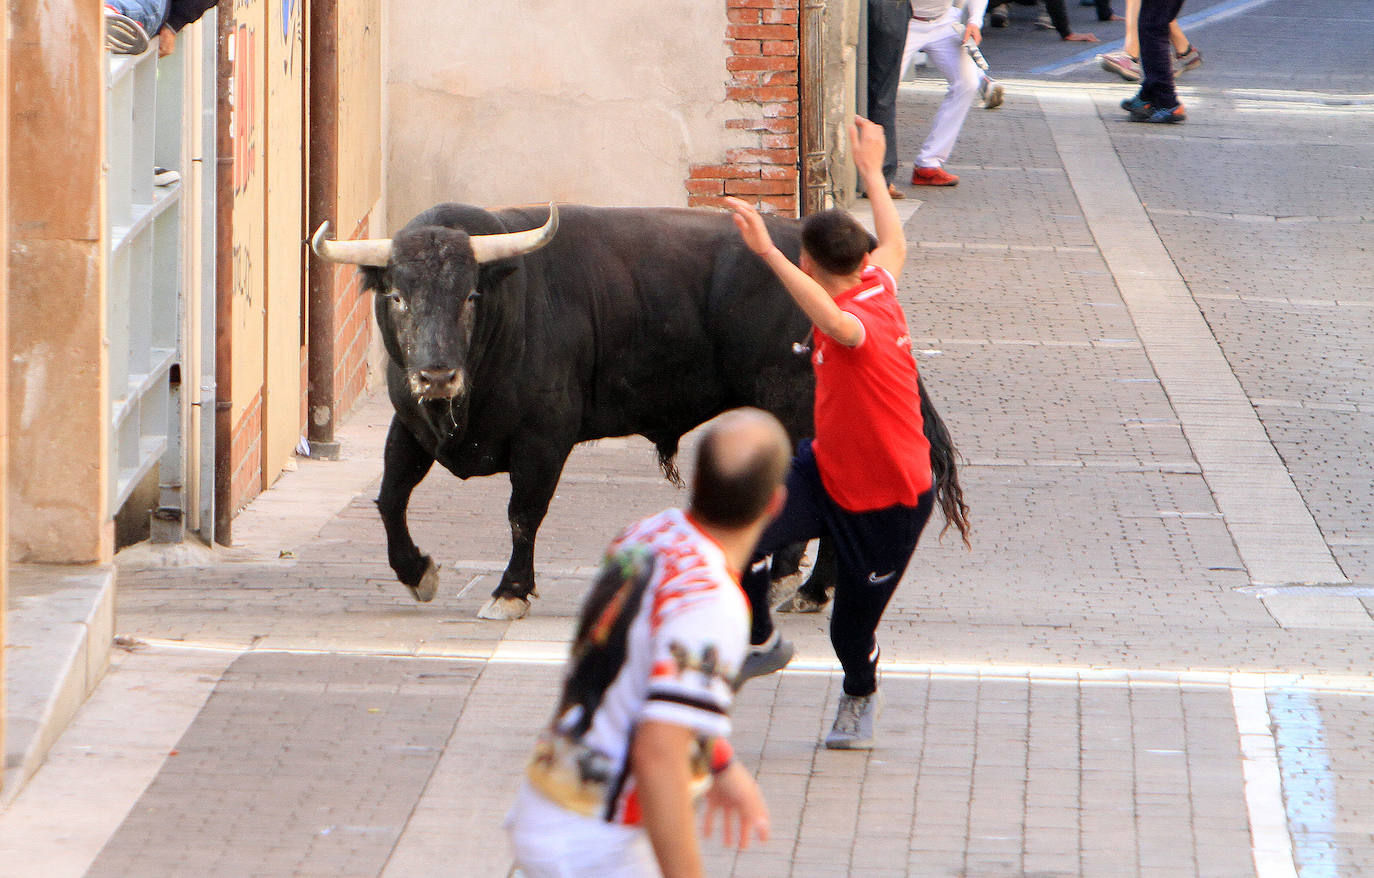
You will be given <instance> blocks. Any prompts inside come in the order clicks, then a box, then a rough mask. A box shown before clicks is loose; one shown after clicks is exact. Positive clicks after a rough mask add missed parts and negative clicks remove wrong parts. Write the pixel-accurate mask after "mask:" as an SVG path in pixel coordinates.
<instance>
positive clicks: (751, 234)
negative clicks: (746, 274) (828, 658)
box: [730, 118, 935, 749]
mask: <svg viewBox="0 0 1374 878" xmlns="http://www.w3.org/2000/svg"><path fill="white" fill-rule="evenodd" d="M849 137H850V142H851V144H852V145H853V153H854V161H855V164H857V165H858V168H859V173H860V175H861V177H862V178H863V183H864V186H865V189H866V190H867V192H868V193H869V199H870V202H871V204H872V205H873V219H874V223H875V226H876V229H877V232H878V239H877V242H876V245H875V242H874V241H873V238H872V237H871V236H870V235H869V234H868V232H866V231H865V230H864V229H863V227H861V226H860V225H859V224H858V223H857V222H856V221H855V220H854V218H853V217H851V216H850V215H849V214H848V213H846V212H844V211H842V210H827V211H822V212H820V213H817V214H813V215H812V216H810V217H807V219H806V222H805V223H804V224H803V225H802V253H801V265H800V266H797V265H793V264H792V263H791V261H789V260H788V259H787V257H786V256H784V255H783V254H782V253H781V252H780V251H779V250H778V249H777V247H775V246H774V244H773V241H772V239H771V238H770V237H769V235H768V230H767V228H766V227H765V226H764V223H763V219H762V218H761V217H760V216H759V214H758V212H757V211H755V210H754V209H753V208H752V207H750V206H749V205H747V204H745V203H744V202H742V201H739V200H738V199H731V200H730V201H731V207H733V208H734V211H735V216H734V220H735V225H737V226H738V227H739V229H740V234H741V235H742V236H743V238H744V242H745V244H746V245H748V247H749V249H751V250H753V251H754V253H756V254H758V256H759V257H760V258H761V259H763V261H764V262H766V263H767V264H768V267H769V268H771V269H772V270H773V272H774V273H775V274H777V276H778V278H779V279H780V280H781V281H782V283H783V285H784V286H785V287H786V288H787V291H788V293H790V294H791V296H792V298H793V299H794V300H795V301H796V303H797V305H798V306H799V307H800V308H801V309H802V311H804V312H805V313H806V315H807V316H808V317H810V318H811V322H812V324H813V325H814V327H815V333H814V334H815V343H814V345H813V347H814V353H813V354H812V363H813V365H814V368H815V370H816V412H815V413H816V417H815V421H816V438H815V439H814V440H812V441H810V442H803V443H802V444H801V446H800V447H799V448H798V451H797V455H796V457H795V458H794V459H793V461H792V467H791V470H790V471H789V472H788V475H787V503H786V505H785V507H784V508H783V511H782V514H781V515H780V516H779V517H778V518H777V519H776V520H775V521H774V522H773V523H772V524H771V525H769V527H768V529H767V530H766V531H765V532H764V534H763V536H762V537H761V538H760V540H759V544H758V547H757V549H756V550H755V556H754V561H755V563H754V564H752V565H751V567H750V569H749V570H748V571H747V572H746V573H745V576H744V578H743V585H744V589H745V592H746V593H747V594H748V596H749V603H750V608H751V610H752V611H753V630H752V632H751V637H750V640H751V643H752V644H753V647H752V654H751V656H750V660H747V661H746V665H745V667H744V669H743V670H742V672H741V675H740V679H741V681H743V680H744V679H747V678H748V677H750V676H757V675H759V674H763V673H769V672H772V671H775V670H778V669H780V668H781V667H783V666H784V665H785V664H786V663H787V661H788V660H789V659H790V658H791V654H792V646H791V644H789V643H787V642H786V641H783V640H782V639H781V637H780V635H779V634H778V633H777V632H776V631H775V630H773V622H772V619H771V617H770V615H769V610H768V600H767V595H768V580H769V576H768V569H767V564H766V563H765V562H764V561H763V558H764V557H765V556H766V555H768V554H771V553H772V552H773V551H775V550H777V549H779V548H781V547H783V546H785V545H788V544H790V543H795V542H798V541H802V540H807V539H812V538H815V537H819V536H821V535H822V534H829V535H830V537H831V538H832V539H833V540H834V543H835V548H836V551H837V554H838V556H839V576H838V579H837V582H836V586H835V600H834V608H833V609H832V611H831V619H830V642H831V644H832V645H833V646H834V648H835V654H836V656H837V657H838V658H839V660H840V664H841V666H843V668H844V694H843V695H841V696H840V703H839V708H838V710H837V712H836V717H835V725H834V728H833V729H831V732H830V734H829V735H827V736H826V739H825V745H826V746H827V747H829V748H831V749H868V748H871V747H872V746H873V727H874V722H875V720H876V718H877V713H878V696H877V691H878V677H877V667H878V645H877V640H876V637H875V632H876V631H877V627H878V622H879V621H880V620H881V619H882V614H883V610H884V609H885V608H886V607H887V603H888V601H889V600H890V599H891V598H892V594H893V592H894V591H895V590H896V587H897V583H898V582H899V581H900V580H901V578H902V574H903V572H904V571H905V570H906V566H907V563H908V562H909V561H910V560H911V554H912V552H913V551H915V549H916V542H917V540H918V539H919V538H920V536H921V530H922V529H923V528H924V527H925V524H926V521H927V519H929V518H930V512H931V508H932V506H933V500H934V493H935V492H934V490H933V489H932V479H931V467H930V444H929V443H928V442H927V440H926V437H925V433H924V430H923V425H922V420H921V397H920V392H919V391H918V389H917V373H916V361H915V359H914V358H913V356H912V353H911V337H910V334H909V333H908V331H907V325H906V316H905V315H904V314H903V313H902V309H901V306H900V305H899V304H898V303H897V298H896V282H895V281H894V280H893V278H894V277H895V276H896V275H897V274H899V273H900V272H901V270H902V263H903V261H904V260H905V259H906V239H905V237H904V235H903V233H902V225H901V221H900V219H898V216H897V209H896V208H895V207H894V206H893V204H892V199H891V198H890V197H889V196H888V195H887V187H886V185H885V184H884V180H883V172H882V162H883V152H884V150H885V148H886V144H885V141H884V138H883V129H882V127H881V126H879V125H875V124H873V123H872V122H869V121H868V120H867V119H863V118H857V119H855V124H854V125H851V126H850V130H849Z"/></svg>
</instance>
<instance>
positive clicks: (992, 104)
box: [978, 76, 1005, 110]
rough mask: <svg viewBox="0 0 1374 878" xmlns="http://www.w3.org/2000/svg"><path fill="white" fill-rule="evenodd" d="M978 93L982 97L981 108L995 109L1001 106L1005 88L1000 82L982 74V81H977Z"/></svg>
mask: <svg viewBox="0 0 1374 878" xmlns="http://www.w3.org/2000/svg"><path fill="white" fill-rule="evenodd" d="M978 94H979V95H981V96H982V98H983V109H985V110H995V109H997V108H998V107H1000V106H1002V98H1003V97H1004V96H1005V90H1004V89H1003V88H1002V83H1000V82H997V81H996V80H993V79H990V78H988V77H986V76H984V77H983V79H982V81H981V82H979V83H978Z"/></svg>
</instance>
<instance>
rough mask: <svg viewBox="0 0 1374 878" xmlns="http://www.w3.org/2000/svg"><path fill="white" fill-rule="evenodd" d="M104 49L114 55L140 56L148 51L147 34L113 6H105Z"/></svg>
mask: <svg viewBox="0 0 1374 878" xmlns="http://www.w3.org/2000/svg"><path fill="white" fill-rule="evenodd" d="M105 48H107V49H109V50H110V51H111V52H113V53H114V54H116V55H142V54H143V53H144V52H146V51H147V50H148V32H147V31H145V30H144V29H143V25H141V24H139V23H138V22H136V21H134V20H133V19H132V18H130V17H129V16H127V15H125V14H123V13H122V12H120V11H119V10H117V9H115V8H114V7H113V6H106V7H105Z"/></svg>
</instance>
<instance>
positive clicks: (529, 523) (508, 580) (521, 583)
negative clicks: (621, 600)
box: [477, 430, 572, 619]
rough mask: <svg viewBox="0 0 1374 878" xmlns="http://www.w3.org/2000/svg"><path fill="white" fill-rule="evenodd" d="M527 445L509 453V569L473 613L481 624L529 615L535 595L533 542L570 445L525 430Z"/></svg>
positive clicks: (519, 444) (547, 508) (516, 445)
mask: <svg viewBox="0 0 1374 878" xmlns="http://www.w3.org/2000/svg"><path fill="white" fill-rule="evenodd" d="M527 433H528V434H530V440H529V441H526V442H517V443H515V444H514V447H512V449H511V465H510V505H509V507H508V508H507V515H508V517H509V518H510V538H511V552H510V563H509V564H507V565H506V572H505V573H504V574H503V575H502V576H501V581H500V583H498V584H497V586H496V588H495V589H493V590H492V593H491V600H489V601H487V603H486V605H485V606H483V607H482V609H481V610H480V611H478V613H477V615H478V617H479V618H482V619H519V618H521V617H522V616H524V615H525V614H526V613H528V612H529V611H530V595H531V594H535V589H534V585H535V583H534V538H535V536H536V535H537V534H538V533H539V525H540V524H542V523H543V521H544V515H545V514H546V513H547V512H548V511H549V501H550V500H552V499H553V492H554V491H555V490H557V488H558V477H559V476H560V475H562V474H563V464H564V462H566V461H567V459H568V453H569V452H570V451H572V443H571V442H569V443H567V444H563V443H560V442H557V440H550V439H549V438H548V436H547V434H544V435H539V434H538V431H535V430H529V431H527Z"/></svg>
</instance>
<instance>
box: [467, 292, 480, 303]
mask: <svg viewBox="0 0 1374 878" xmlns="http://www.w3.org/2000/svg"><path fill="white" fill-rule="evenodd" d="M481 298H482V294H481V293H479V292H478V291H477V290H473V291H472V292H470V293H468V301H469V302H477V301H479V300H480V299H481Z"/></svg>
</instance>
